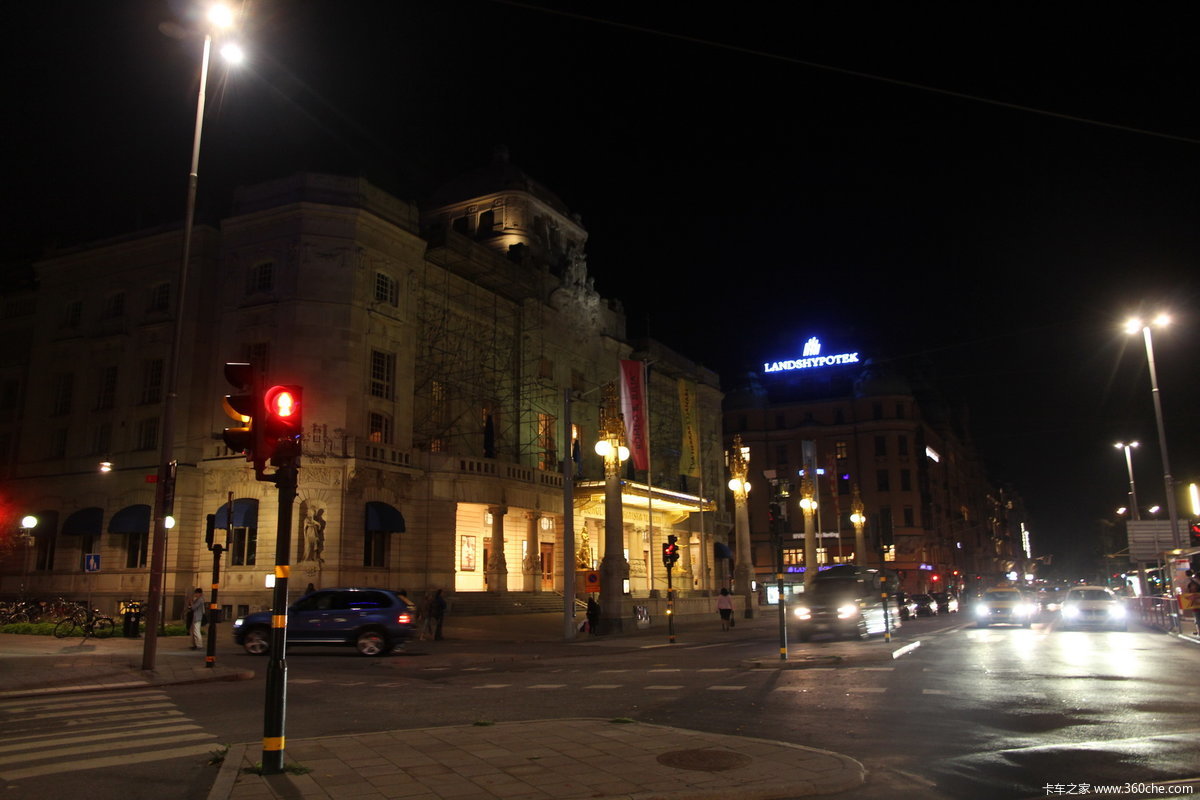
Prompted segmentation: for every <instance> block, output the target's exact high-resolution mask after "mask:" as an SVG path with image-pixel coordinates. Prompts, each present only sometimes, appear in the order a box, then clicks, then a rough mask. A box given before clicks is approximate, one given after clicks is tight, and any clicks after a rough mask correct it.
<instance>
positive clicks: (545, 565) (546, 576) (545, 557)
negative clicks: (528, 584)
mask: <svg viewBox="0 0 1200 800" xmlns="http://www.w3.org/2000/svg"><path fill="white" fill-rule="evenodd" d="M540 544H541V549H542V552H541V553H540V556H541V559H542V591H544V592H552V591H554V542H541V543H540Z"/></svg>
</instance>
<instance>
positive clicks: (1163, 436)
mask: <svg viewBox="0 0 1200 800" xmlns="http://www.w3.org/2000/svg"><path fill="white" fill-rule="evenodd" d="M1170 322H1171V318H1170V317H1169V316H1167V315H1166V314H1159V315H1158V316H1157V317H1155V318H1154V320H1153V321H1152V322H1143V321H1142V320H1140V319H1131V320H1129V321H1127V322H1126V323H1125V332H1126V333H1130V334H1133V333H1137V332H1138V331H1139V330H1140V331H1141V332H1142V338H1143V339H1144V340H1145V342H1146V362H1147V364H1149V366H1150V392H1151V394H1152V395H1153V397H1154V418H1155V421H1156V422H1157V423H1158V449H1159V451H1160V452H1161V453H1162V465H1163V485H1164V487H1165V488H1166V491H1167V516H1168V517H1170V519H1171V541H1172V542H1173V546H1174V547H1175V549H1179V548H1180V547H1182V546H1183V542H1182V541H1180V538H1179V514H1178V512H1177V511H1176V509H1175V481H1174V479H1172V477H1171V460H1170V459H1169V458H1168V457H1167V431H1166V428H1165V426H1164V425H1163V411H1162V396H1161V393H1160V392H1159V391H1158V374H1157V372H1156V371H1155V368H1154V343H1153V342H1152V341H1151V337H1150V326H1151V325H1152V324H1153V325H1157V326H1159V327H1160V328H1164V327H1166V326H1167V325H1169V324H1170ZM1135 508H1136V506H1135Z"/></svg>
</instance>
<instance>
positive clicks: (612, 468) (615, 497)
mask: <svg viewBox="0 0 1200 800" xmlns="http://www.w3.org/2000/svg"><path fill="white" fill-rule="evenodd" d="M596 453H597V454H598V455H600V457H601V458H603V459H604V558H603V559H602V560H601V561H600V632H601V633H620V632H621V599H622V598H623V597H624V594H625V590H624V587H625V578H626V576H627V575H628V574H629V563H628V562H627V561H626V560H625V546H624V533H625V518H624V515H623V514H622V507H621V462H622V461H625V460H627V459H628V458H629V448H628V447H626V446H625V420H624V417H623V416H622V415H621V414H620V413H619V412H618V411H617V387H616V384H613V383H610V384H608V385H606V386H605V387H604V399H603V401H602V402H601V404H600V432H599V435H598V437H597V440H596Z"/></svg>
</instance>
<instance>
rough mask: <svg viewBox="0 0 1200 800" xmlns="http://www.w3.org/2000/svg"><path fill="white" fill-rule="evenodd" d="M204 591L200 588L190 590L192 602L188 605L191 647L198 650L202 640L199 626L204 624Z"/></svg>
mask: <svg viewBox="0 0 1200 800" xmlns="http://www.w3.org/2000/svg"><path fill="white" fill-rule="evenodd" d="M204 605H205V603H204V592H203V591H202V590H200V589H197V590H196V591H194V592H192V604H191V605H190V606H188V619H189V620H191V634H192V649H193V650H199V649H200V645H201V644H203V642H202V641H201V639H200V626H201V625H203V624H204Z"/></svg>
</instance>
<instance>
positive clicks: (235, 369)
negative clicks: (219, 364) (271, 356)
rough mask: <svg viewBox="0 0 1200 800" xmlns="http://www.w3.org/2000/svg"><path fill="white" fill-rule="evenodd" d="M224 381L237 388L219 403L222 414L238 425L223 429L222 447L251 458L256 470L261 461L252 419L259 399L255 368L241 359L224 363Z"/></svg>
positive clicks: (256, 433)
mask: <svg viewBox="0 0 1200 800" xmlns="http://www.w3.org/2000/svg"><path fill="white" fill-rule="evenodd" d="M225 380H227V381H229V383H230V384H231V385H232V386H233V387H234V388H235V389H236V390H237V392H236V393H234V394H227V395H225V398H224V400H222V401H221V405H222V406H224V408H225V413H226V414H228V415H229V416H230V417H232V418H233V419H234V420H236V421H237V422H238V423H239V424H238V425H237V426H235V427H231V428H226V429H225V433H224V434H223V436H222V438H223V439H224V440H225V446H226V447H228V448H229V449H230V450H232V451H234V452H235V453H244V454H245V455H246V460H247V461H252V462H254V464H255V467H256V469H257V468H260V467H261V464H262V462H261V461H260V460H259V459H258V457H257V453H258V450H259V441H258V439H259V432H260V431H259V430H258V428H259V425H258V424H257V423H256V422H255V414H256V413H257V412H258V409H259V408H261V407H262V406H261V400H260V398H259V396H258V393H257V391H256V389H255V382H254V367H253V366H251V365H250V364H247V363H245V362H242V361H238V362H228V363H226V364H225Z"/></svg>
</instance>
